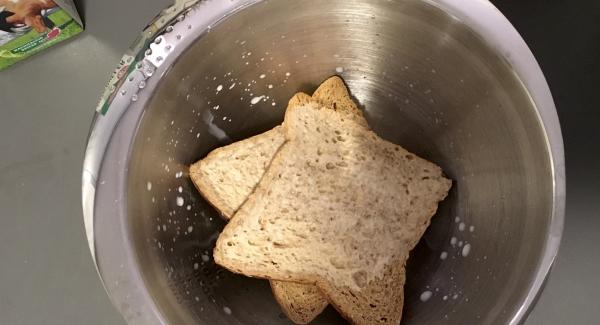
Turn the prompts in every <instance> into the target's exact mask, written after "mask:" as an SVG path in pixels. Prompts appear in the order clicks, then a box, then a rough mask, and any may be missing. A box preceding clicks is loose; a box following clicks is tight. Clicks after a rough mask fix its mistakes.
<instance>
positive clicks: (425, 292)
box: [421, 290, 433, 302]
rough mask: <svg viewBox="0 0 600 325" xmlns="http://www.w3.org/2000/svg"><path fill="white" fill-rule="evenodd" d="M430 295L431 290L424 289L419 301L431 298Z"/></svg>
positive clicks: (431, 294)
mask: <svg viewBox="0 0 600 325" xmlns="http://www.w3.org/2000/svg"><path fill="white" fill-rule="evenodd" d="M431 296H433V293H432V292H431V291H429V290H427V291H424V292H423V293H422V294H421V301H422V302H425V301H427V300H429V299H430V298H431Z"/></svg>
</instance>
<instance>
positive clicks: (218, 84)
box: [127, 0, 552, 324]
mask: <svg viewBox="0 0 600 325" xmlns="http://www.w3.org/2000/svg"><path fill="white" fill-rule="evenodd" d="M334 74H338V75H341V76H342V77H343V78H344V79H345V81H346V82H347V84H348V87H349V89H350V91H351V93H352V95H353V96H354V98H355V100H356V102H357V103H359V104H360V106H361V107H362V108H363V109H364V111H365V114H366V116H367V119H368V121H369V123H370V125H371V126H372V128H373V129H374V130H375V131H376V132H377V133H378V134H379V135H380V136H382V137H383V138H385V139H387V140H390V141H392V142H395V143H397V144H400V145H402V146H404V147H405V148H407V149H408V150H410V151H412V152H414V153H416V154H418V155H420V156H422V157H424V158H426V159H428V160H431V161H433V162H435V163H437V164H439V165H440V166H442V168H443V169H444V171H445V173H446V174H447V175H448V176H449V177H450V178H451V179H453V180H454V186H453V188H452V190H451V193H450V195H449V197H448V198H447V199H446V200H445V201H444V202H443V203H442V204H441V205H440V208H439V211H438V213H437V215H436V216H435V217H434V219H433V221H432V224H431V226H430V228H429V229H428V231H427V232H426V234H425V236H424V237H423V239H422V240H421V242H420V243H419V245H418V246H417V248H416V249H415V250H414V251H413V252H412V253H411V258H410V260H409V263H408V267H407V268H408V275H407V283H406V288H405V295H406V299H405V307H404V319H403V324H439V323H440V321H445V322H447V323H448V324H475V323H477V324H488V323H507V322H508V321H509V320H510V319H511V317H512V316H514V314H515V313H516V311H517V310H518V309H519V308H520V307H521V304H522V302H523V299H524V297H525V296H526V295H527V294H528V291H529V284H530V282H531V279H532V277H533V273H534V271H535V270H536V268H537V266H538V265H539V263H540V259H541V251H542V248H543V246H544V243H545V238H546V232H547V229H548V226H549V218H550V215H551V207H552V168H551V162H550V158H549V153H548V150H547V141H546V138H545V133H544V130H543V127H542V125H541V123H540V121H539V117H538V115H537V111H536V108H535V105H534V104H533V102H532V100H531V99H530V97H529V95H528V92H527V89H525V88H524V86H523V84H522V83H521V82H520V80H519V76H518V75H516V74H515V73H514V71H513V70H512V69H511V67H510V65H509V64H507V62H506V61H505V60H504V59H503V58H502V56H501V55H500V54H498V53H496V52H494V50H493V49H492V48H490V47H489V46H488V45H487V44H486V42H485V40H483V39H481V38H480V37H479V36H478V35H477V34H476V33H475V32H474V31H473V30H471V29H469V28H467V27H466V26H465V25H464V24H463V23H462V22H461V21H458V20H457V19H455V18H453V17H452V16H450V15H448V14H446V13H444V12H443V11H441V10H440V9H438V8H437V7H435V6H433V5H431V4H429V3H427V2H424V1H380V0H363V1H347V0H343V1H342V0H328V1H323V0H305V1H293V0H282V1H264V2H260V3H257V4H255V5H252V6H249V7H247V8H245V9H243V10H240V11H239V12H237V13H234V14H232V15H230V16H228V17H225V18H224V19H222V20H221V21H220V23H218V24H217V25H215V26H213V27H212V28H211V29H210V31H209V32H207V33H205V34H204V35H202V36H201V37H200V38H198V39H197V41H195V42H194V44H193V45H192V46H191V47H190V48H189V49H187V50H186V51H185V52H184V53H183V54H182V55H181V56H180V57H179V58H178V60H177V61H176V63H175V64H174V65H173V66H172V68H171V69H170V70H169V72H168V73H167V74H166V75H164V76H163V77H162V80H161V81H160V84H159V86H158V87H157V89H156V90H155V93H154V95H153V97H152V99H151V100H150V102H149V104H148V105H147V106H146V108H145V111H144V116H143V118H142V120H141V121H140V124H139V126H138V131H137V134H136V140H135V145H134V147H133V149H132V152H131V160H130V163H129V167H128V168H129V176H128V195H127V206H128V211H129V220H128V229H129V231H130V233H131V237H132V238H133V245H134V247H135V251H136V254H137V263H138V264H139V269H140V270H141V272H142V274H143V277H144V280H145V283H146V285H147V287H148V288H149V290H150V292H151V294H152V295H153V299H154V301H155V302H156V305H157V306H158V307H159V308H160V309H161V312H162V314H163V315H164V317H165V319H166V320H168V321H169V322H170V323H173V324H193V323H201V324H204V323H206V324H288V323H290V322H289V320H287V319H286V318H285V316H283V315H282V314H281V312H280V309H279V307H278V306H277V304H276V302H275V300H274V299H273V297H272V294H271V292H270V288H269V285H268V282H267V281H264V280H259V279H249V278H245V277H242V276H237V275H233V274H231V273H229V272H227V271H225V270H223V269H221V268H219V267H218V266H216V265H215V264H214V262H213V260H212V247H213V245H214V243H215V241H216V238H217V236H218V233H219V231H220V229H222V227H223V226H224V225H225V222H224V221H223V220H222V219H221V218H220V217H219V215H218V213H217V212H216V211H215V210H214V209H213V208H212V207H211V206H210V205H209V204H208V203H207V202H206V201H205V200H204V199H203V198H202V197H201V196H200V195H199V194H198V192H197V191H196V189H195V188H194V186H193V184H192V183H191V181H190V179H189V178H188V176H187V166H189V165H190V164H191V163H193V162H195V161H197V160H198V159H200V158H203V157H204V156H205V155H206V154H207V153H208V152H210V151H211V150H213V149H215V148H217V147H220V146H223V145H225V144H228V143H231V142H233V141H237V140H241V139H244V138H247V137H249V136H251V135H255V134H259V133H261V132H263V131H266V130H269V129H270V128H272V127H274V126H276V125H278V124H279V123H281V122H282V119H283V114H284V111H285V108H286V104H287V100H288V99H289V98H290V97H291V96H292V95H293V94H294V93H295V92H297V91H304V92H307V93H312V91H314V89H315V88H316V87H317V86H318V84H319V83H320V82H321V81H323V80H325V79H326V78H327V77H329V76H331V75H334ZM178 198H180V199H179V202H178ZM181 199H183V202H184V204H183V205H180V204H178V203H181ZM426 291H430V292H431V293H432V297H431V298H430V299H429V300H427V301H421V299H420V297H421V294H422V293H423V292H426ZM337 323H343V320H342V319H341V318H340V317H339V316H338V315H337V314H336V312H335V311H333V309H331V308H330V309H328V310H327V311H326V312H325V313H324V314H323V315H321V316H320V317H319V318H318V319H317V320H316V321H315V324H337Z"/></svg>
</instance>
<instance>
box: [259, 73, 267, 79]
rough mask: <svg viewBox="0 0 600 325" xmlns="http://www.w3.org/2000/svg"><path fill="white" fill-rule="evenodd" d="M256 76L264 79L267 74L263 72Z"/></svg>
mask: <svg viewBox="0 0 600 325" xmlns="http://www.w3.org/2000/svg"><path fill="white" fill-rule="evenodd" d="M258 77H259V78H260V79H265V78H266V77H267V75H266V74H264V73H263V74H261V75H260V76H258Z"/></svg>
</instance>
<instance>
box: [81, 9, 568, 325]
mask: <svg viewBox="0 0 600 325" xmlns="http://www.w3.org/2000/svg"><path fill="white" fill-rule="evenodd" d="M262 1H263V0H232V1H200V2H198V0H177V1H176V4H175V5H174V6H172V7H170V8H168V9H166V10H164V11H163V13H162V14H161V15H159V16H158V17H157V18H155V20H154V23H153V24H151V25H150V27H149V28H147V29H146V30H145V31H144V33H143V34H142V37H141V38H140V39H139V40H138V41H137V42H136V43H135V44H134V45H133V46H132V48H131V49H130V51H128V53H127V54H126V55H125V56H124V58H123V60H122V61H121V63H122V64H121V66H120V67H119V69H118V71H121V72H124V71H127V73H125V74H119V73H116V74H115V78H113V80H112V81H111V84H112V89H111V90H112V91H110V90H107V91H105V96H104V98H103V103H101V104H103V107H104V109H103V110H99V111H98V112H97V113H96V114H95V115H94V118H93V121H92V126H91V129H90V133H89V135H88V142H87V148H86V153H85V158H84V166H83V175H82V203H83V219H84V224H85V230H86V235H87V240H88V246H89V249H90V252H91V254H92V258H93V261H94V264H95V266H96V270H97V271H98V274H99V276H100V279H101V281H102V283H103V285H104V288H105V290H106V292H107V293H108V295H109V296H110V298H111V300H112V302H113V304H114V305H115V306H116V307H117V309H119V311H120V312H121V314H122V315H123V316H124V317H125V318H126V320H127V321H128V322H129V323H131V324H137V323H140V324H142V323H143V324H167V323H168V322H167V321H166V319H165V318H164V315H163V314H162V312H161V311H160V308H159V307H158V306H156V305H155V303H154V301H153V300H152V298H151V296H150V294H149V292H148V290H147V289H145V288H144V283H143V278H142V276H141V274H140V270H138V269H137V268H136V266H135V265H134V263H133V260H134V258H133V257H134V256H135V252H132V251H128V250H127V249H123V248H122V247H123V246H126V245H124V244H125V243H126V242H125V239H124V238H119V234H121V237H124V234H123V231H124V229H123V227H124V225H122V224H115V225H113V226H112V227H114V228H115V229H114V230H115V236H112V237H111V238H103V237H101V236H98V233H97V230H96V229H95V228H96V227H97V226H98V223H99V222H103V223H106V221H103V220H106V219H107V218H108V215H110V214H112V215H115V216H125V215H126V211H124V209H119V208H118V207H117V205H116V204H115V205H114V207H111V208H108V209H106V205H104V207H103V209H97V207H99V206H100V205H101V204H100V203H102V202H107V201H108V202H110V201H109V200H112V199H113V198H114V199H117V200H118V199H119V195H118V193H120V192H119V190H117V191H115V187H113V188H110V187H109V186H101V185H103V183H102V181H100V177H101V173H102V172H104V170H105V169H110V170H112V171H113V172H114V173H115V174H118V173H117V172H118V166H109V165H107V164H104V163H103V162H104V161H105V160H107V161H110V160H109V159H107V157H119V156H121V157H123V155H126V154H127V148H125V147H127V146H126V145H120V146H114V145H111V142H112V141H114V140H115V139H121V140H125V142H124V143H131V141H132V137H133V134H132V131H131V130H134V129H135V125H136V124H137V121H138V118H139V116H140V115H141V114H140V112H141V111H142V109H143V107H144V104H145V103H146V102H147V101H148V100H150V97H151V93H152V91H151V90H153V89H155V87H156V86H157V85H158V83H159V80H160V78H159V77H153V76H163V75H164V74H165V73H166V72H167V71H168V69H169V67H170V66H171V64H172V63H174V61H175V60H176V58H177V57H178V56H179V54H180V53H182V52H183V51H184V50H185V49H187V48H188V47H189V46H190V45H191V44H192V43H193V42H194V41H196V40H197V39H198V37H201V35H202V34H203V33H204V32H206V31H207V30H210V28H211V26H212V25H213V24H215V23H218V22H219V21H220V20H222V19H226V18H227V17H229V16H230V15H232V14H234V13H235V12H237V11H239V10H243V9H244V8H246V7H248V6H251V5H253V4H256V3H259V2H262ZM420 1H423V2H425V3H428V4H430V5H433V6H434V7H437V8H439V9H441V10H443V11H444V12H446V13H448V14H449V15H451V16H453V17H455V18H456V19H458V20H460V21H461V22H463V23H464V24H465V25H466V26H468V27H469V28H471V29H472V30H473V31H474V32H476V33H477V34H478V35H479V36H481V37H482V38H483V39H484V40H485V42H487V43H488V45H490V46H491V47H492V48H493V49H494V50H495V51H496V52H498V53H499V54H500V55H501V56H502V57H503V58H504V59H505V60H506V61H507V62H508V63H509V64H510V65H511V66H512V68H513V69H514V71H515V73H516V74H517V75H518V76H519V78H520V79H521V81H522V82H523V84H524V86H525V88H526V89H527V90H528V92H529V94H530V96H531V99H532V101H533V102H534V104H535V107H536V111H537V114H538V119H539V120H540V121H541V127H542V129H543V131H544V134H545V136H546V145H547V149H548V153H549V156H550V158H551V161H550V163H551V169H552V175H553V184H552V190H553V195H552V198H553V201H552V211H551V216H550V224H549V228H548V230H547V237H546V243H545V245H544V248H543V254H542V257H541V259H540V263H539V265H538V266H537V269H536V271H535V276H534V279H533V281H532V282H531V283H530V285H529V288H528V290H527V292H528V294H527V295H526V296H525V297H524V299H523V300H522V301H521V302H520V303H519V305H520V307H519V309H518V310H517V312H516V313H515V314H514V315H513V317H512V319H511V320H510V322H509V324H511V325H512V324H520V323H522V322H523V321H524V320H525V319H526V318H527V316H528V314H529V312H530V311H531V310H532V309H533V306H534V305H535V303H536V301H537V298H538V297H539V295H540V294H541V292H542V289H543V287H544V284H545V282H546V279H547V277H548V274H549V272H550V270H551V268H552V265H553V264H554V261H555V258H556V256H557V254H558V249H559V245H560V241H561V237H562V233H563V228H564V219H565V195H566V193H565V162H564V147H563V139H562V132H561V128H560V123H559V120H558V114H557V112H556V107H555V104H554V100H553V98H552V95H551V92H550V88H549V86H548V84H547V81H546V79H545V77H544V74H543V72H542V70H541V68H540V66H539V64H538V62H537V61H536V59H535V57H534V55H533V53H532V52H531V50H530V49H529V47H528V46H527V44H526V43H525V41H524V40H523V38H522V37H521V36H520V34H519V33H518V31H517V30H516V29H515V28H514V27H513V26H512V24H511V23H510V22H509V21H508V19H507V18H506V17H505V16H504V15H503V14H502V13H501V12H500V11H499V10H498V9H497V8H496V7H495V6H494V5H493V4H492V3H491V2H489V1H488V0H463V1H460V2H459V1H454V0H420ZM188 21H189V22H193V24H194V26H192V25H191V24H188V23H187V22H188ZM190 26H192V27H190ZM181 36H183V37H181ZM168 46H170V47H169V48H167V47H168ZM148 49H150V50H151V51H148ZM111 94H112V95H111ZM136 114H137V116H136ZM124 130H129V131H124ZM121 169H122V168H121ZM121 176H123V175H121ZM117 178H118V177H117ZM123 178H124V177H123ZM114 186H116V188H117V189H120V191H122V190H123V188H124V187H126V185H125V184H124V183H123V182H121V183H119V182H116V183H115V184H114ZM109 192H113V193H112V194H111V193H109ZM106 247H109V248H110V249H106ZM119 247H121V248H120V249H119ZM117 250H119V252H116V251H117ZM107 261H109V262H107ZM119 279H120V280H121V281H120V282H121V283H122V284H121V285H120V286H118V288H116V287H114V286H113V285H112V283H113V282H114V281H119ZM124 301H127V302H128V304H127V306H128V308H127V309H128V310H129V311H126V310H124V308H121V306H122V303H123V302H124ZM132 308H133V309H135V310H133V311H132ZM139 314H141V315H143V319H142V318H140V316H139Z"/></svg>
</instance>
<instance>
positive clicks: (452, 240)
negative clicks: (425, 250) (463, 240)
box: [450, 237, 458, 246]
mask: <svg viewBox="0 0 600 325" xmlns="http://www.w3.org/2000/svg"><path fill="white" fill-rule="evenodd" d="M457 242H458V239H457V238H456V237H452V238H450V245H453V246H454V245H456V243H457Z"/></svg>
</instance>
